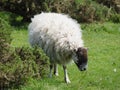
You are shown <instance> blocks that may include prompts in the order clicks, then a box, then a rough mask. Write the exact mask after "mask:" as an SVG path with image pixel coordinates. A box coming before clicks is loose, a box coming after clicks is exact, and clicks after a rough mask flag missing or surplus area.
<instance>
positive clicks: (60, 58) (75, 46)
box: [28, 13, 87, 83]
mask: <svg viewBox="0 0 120 90" xmlns="http://www.w3.org/2000/svg"><path fill="white" fill-rule="evenodd" d="M28 29H29V42H30V44H31V46H35V45H38V46H39V47H41V48H42V49H43V51H44V52H45V53H46V55H47V56H49V58H50V74H49V77H52V68H53V67H54V74H55V75H58V69H57V64H60V65H63V69H64V79H65V82H66V83H70V80H69V77H68V74H67V69H66V64H68V63H69V62H71V61H72V60H73V61H74V62H75V64H76V65H77V66H78V68H79V69H80V70H81V71H84V70H86V68H87V49H86V48H84V47H83V40H82V33H81V32H82V31H81V29H80V25H79V24H78V23H77V21H75V20H74V19H71V18H70V17H69V16H68V15H64V14H58V13H41V14H39V15H35V16H34V18H32V22H31V23H30V25H29V27H28Z"/></svg>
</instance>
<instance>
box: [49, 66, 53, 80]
mask: <svg viewBox="0 0 120 90" xmlns="http://www.w3.org/2000/svg"><path fill="white" fill-rule="evenodd" d="M52 69H53V64H50V73H49V78H51V77H52Z"/></svg>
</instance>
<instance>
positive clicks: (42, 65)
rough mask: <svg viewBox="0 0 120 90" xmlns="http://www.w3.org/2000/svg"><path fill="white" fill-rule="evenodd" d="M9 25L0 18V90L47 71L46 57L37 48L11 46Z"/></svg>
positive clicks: (41, 75)
mask: <svg viewBox="0 0 120 90" xmlns="http://www.w3.org/2000/svg"><path fill="white" fill-rule="evenodd" d="M10 35H11V27H10V26H9V25H8V24H7V23H6V22H5V21H4V20H2V19H1V18H0V90H8V88H11V87H18V86H19V85H23V84H25V83H27V81H28V80H29V78H39V79H40V78H42V77H44V76H45V75H46V73H47V70H48V69H47V68H48V64H49V63H48V57H46V55H45V54H43V52H42V51H41V49H39V48H37V47H36V48H34V49H31V48H29V47H21V48H12V47H11V46H10V42H11V37H10Z"/></svg>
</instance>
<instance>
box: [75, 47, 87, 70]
mask: <svg viewBox="0 0 120 90" xmlns="http://www.w3.org/2000/svg"><path fill="white" fill-rule="evenodd" d="M75 53H76V57H77V58H76V59H77V60H76V61H75V63H76V65H77V66H78V68H79V70H81V71H85V70H86V69H87V61H88V58H87V57H88V56H87V49H86V48H83V47H81V48H78V49H77V51H76V52H75Z"/></svg>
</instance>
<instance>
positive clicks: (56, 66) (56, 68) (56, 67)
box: [54, 64, 59, 76]
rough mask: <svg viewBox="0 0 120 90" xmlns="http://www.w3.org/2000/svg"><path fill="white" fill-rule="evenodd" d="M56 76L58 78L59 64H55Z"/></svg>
mask: <svg viewBox="0 0 120 90" xmlns="http://www.w3.org/2000/svg"><path fill="white" fill-rule="evenodd" d="M54 75H55V76H58V75H59V74H58V65H57V64H54Z"/></svg>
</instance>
